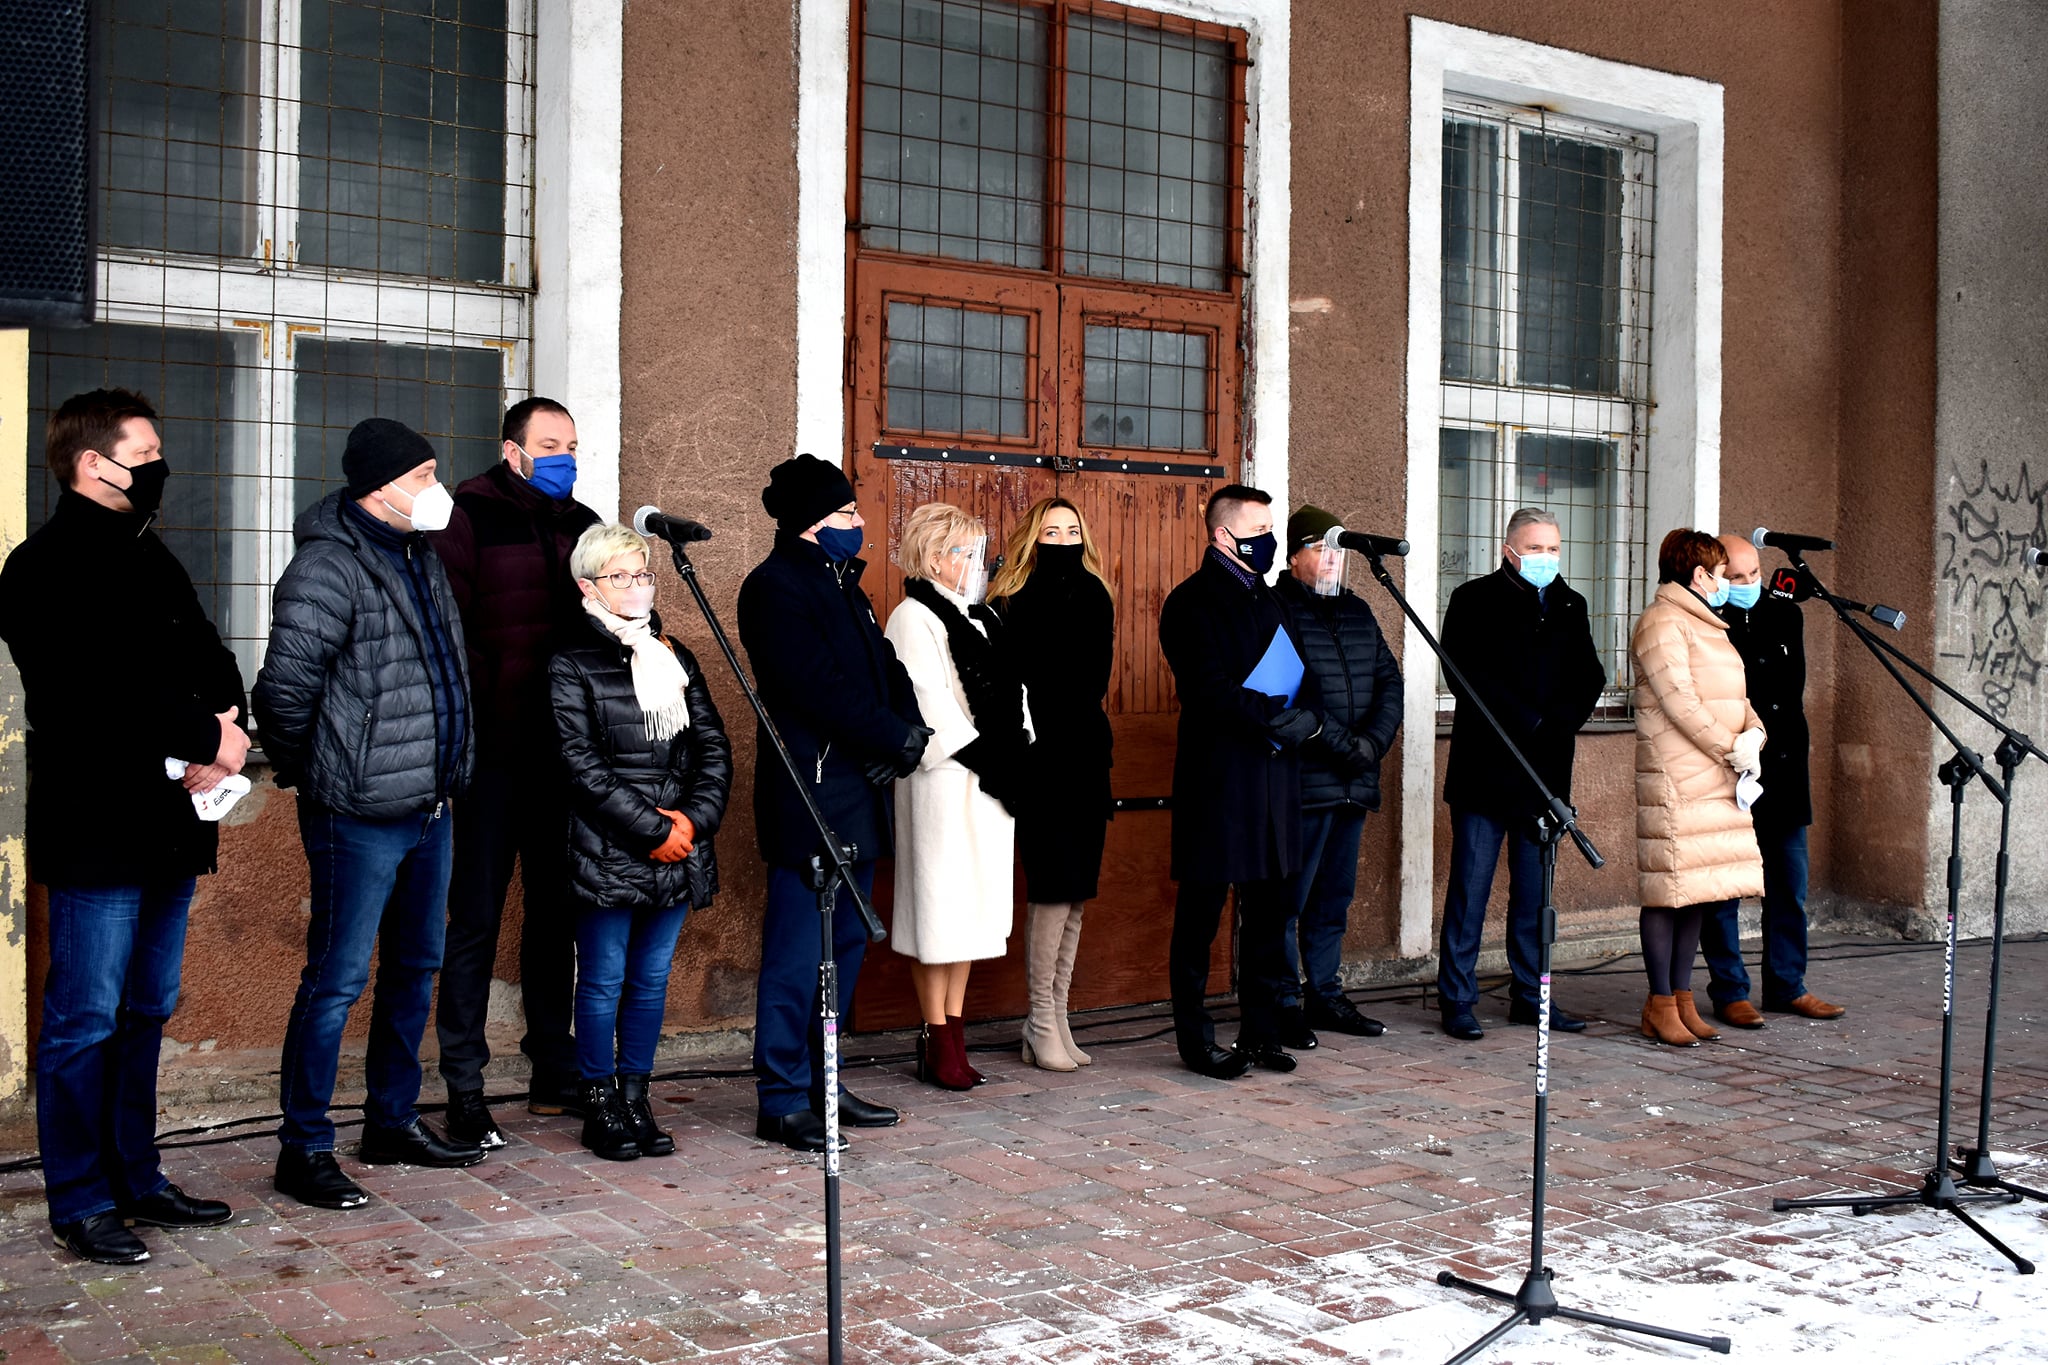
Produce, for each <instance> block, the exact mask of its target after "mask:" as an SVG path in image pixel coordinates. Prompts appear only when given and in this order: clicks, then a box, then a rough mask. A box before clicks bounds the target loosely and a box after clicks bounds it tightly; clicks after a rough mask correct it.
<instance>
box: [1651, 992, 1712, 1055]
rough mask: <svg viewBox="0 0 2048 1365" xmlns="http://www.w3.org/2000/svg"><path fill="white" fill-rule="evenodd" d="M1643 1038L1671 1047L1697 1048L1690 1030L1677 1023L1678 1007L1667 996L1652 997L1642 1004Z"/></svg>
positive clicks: (1696, 1040) (1697, 1042) (1698, 1041)
mask: <svg viewBox="0 0 2048 1365" xmlns="http://www.w3.org/2000/svg"><path fill="white" fill-rule="evenodd" d="M1643 1036H1644V1037H1645V1038H1655V1039H1656V1040H1657V1041H1658V1042H1660V1043H1668V1044H1670V1045H1671V1046H1672V1047H1698V1046H1699V1045H1700V1040H1699V1039H1697V1038H1695V1037H1693V1036H1692V1030H1691V1029H1688V1028H1687V1027H1686V1026H1685V1025H1684V1024H1681V1023H1679V1022H1678V1006H1677V1005H1676V1004H1674V1003H1673V1002H1672V999H1671V997H1670V996H1668V995H1653V996H1651V997H1650V998H1649V999H1648V1000H1646V1001H1644V1002H1643Z"/></svg>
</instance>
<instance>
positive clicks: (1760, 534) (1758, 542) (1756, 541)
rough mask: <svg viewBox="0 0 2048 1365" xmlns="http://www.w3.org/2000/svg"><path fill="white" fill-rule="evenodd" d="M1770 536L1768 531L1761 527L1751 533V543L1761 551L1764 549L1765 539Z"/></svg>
mask: <svg viewBox="0 0 2048 1365" xmlns="http://www.w3.org/2000/svg"><path fill="white" fill-rule="evenodd" d="M1769 534H1770V532H1769V531H1768V530H1766V529H1764V528H1763V527H1761V526H1759V527H1757V528H1756V529H1755V530H1754V531H1751V532H1750V533H1749V543H1750V544H1752V545H1754V546H1756V547H1757V549H1759V550H1761V549H1763V548H1764V537H1765V536H1768V535H1769Z"/></svg>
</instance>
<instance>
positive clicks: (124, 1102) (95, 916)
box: [0, 389, 249, 1265]
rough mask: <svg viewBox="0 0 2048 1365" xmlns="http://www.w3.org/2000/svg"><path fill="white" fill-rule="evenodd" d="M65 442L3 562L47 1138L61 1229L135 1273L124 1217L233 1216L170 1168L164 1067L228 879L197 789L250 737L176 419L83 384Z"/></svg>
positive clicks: (54, 1211) (236, 762)
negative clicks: (189, 933) (177, 524)
mask: <svg viewBox="0 0 2048 1365" xmlns="http://www.w3.org/2000/svg"><path fill="white" fill-rule="evenodd" d="M45 451H46V455H47V458H48V461H49V466H50V478H51V480H52V482H54V483H55V484H56V485H57V486H58V487H60V488H62V489H63V490H64V491H63V492H62V493H60V494H59V495H58V497H57V505H56V507H55V509H54V510H53V511H52V512H51V514H50V519H49V520H48V521H47V522H45V523H44V524H43V525H42V526H41V527H40V528H38V529H37V530H36V531H35V532H34V533H33V534H32V535H30V536H29V537H28V539H26V540H24V541H23V542H22V543H21V544H20V545H18V546H16V547H15V549H14V552H13V553H12V554H10V555H8V556H7V567H6V568H5V570H0V637H5V639H6V641H7V644H8V647H9V648H10V649H11V650H12V651H13V653H14V662H15V666H16V667H18V668H19V669H20V670H21V684H22V693H23V698H24V704H25V708H26V711H27V715H28V724H29V735H28V756H29V785H28V859H29V872H30V874H31V875H32V876H34V878H35V879H36V880H37V881H39V882H41V883H43V884H44V885H45V886H47V887H48V888H49V896H50V898H49V920H50V934H49V943H50V970H49V976H48V978H47V979H46V980H45V983H44V986H43V1019H42V1029H41V1031H40V1033H39V1034H38V1035H37V1038H36V1145H37V1149H38V1151H39V1152H40V1154H41V1156H42V1161H43V1183H44V1187H45V1190H46V1193H47V1196H48V1202H49V1210H50V1225H51V1227H52V1229H53V1230H54V1231H55V1233H56V1236H57V1240H58V1242H60V1243H61V1244H63V1245H64V1246H65V1247H66V1248H68V1249H69V1250H70V1251H72V1252H73V1253H75V1254H76V1255H79V1256H82V1257H84V1258H85V1259H87V1260H91V1261H98V1262H101V1263H103V1264H107V1265H128V1264H132V1263H134V1262H136V1261H143V1260H147V1259H148V1258H149V1252H148V1250H147V1249H146V1248H145V1247H144V1246H143V1243H142V1239H141V1238H139V1237H137V1236H136V1235H135V1234H134V1233H133V1232H131V1231H129V1230H128V1228H127V1227H126V1226H125V1225H124V1220H133V1221H134V1222H136V1223H138V1224H144V1223H146V1224H152V1225H154V1226H157V1227H166V1228H188V1227H208V1226H211V1225H213V1224H216V1223H225V1222H226V1221H227V1220H228V1218H229V1217H230V1216H231V1215H230V1212H229V1209H228V1206H227V1205H226V1204H223V1203H221V1202H220V1201H218V1200H214V1199H194V1198H192V1197H190V1196H188V1195H187V1194H185V1192H184V1191H182V1190H180V1189H179V1188H178V1187H177V1186H176V1185H173V1184H171V1183H170V1182H169V1181H168V1180H167V1179H165V1177H164V1174H163V1171H162V1169H161V1167H160V1166H159V1164H158V1158H157V1148H156V1074H157V1053H158V1051H159V1048H160V1047H161V1044H162V1042H163V1033H164V1024H165V1023H166V1022H167V1021H168V1020H169V1019H170V1016H171V1011H172V1009H173V1008H175V1007H176V1005H177V1001H178V979H179V969H180V967H181V966H182V965H183V962H184V952H185V918H186V912H187V911H188V910H189V909H190V907H191V904H192V893H193V887H194V881H195V879H196V878H197V877H198V876H200V875H201V874H202V873H207V872H212V871H213V870H214V855H215V847H216V844H215V833H214V831H215V829H216V826H214V825H213V824H211V823H209V822H208V821H206V820H203V819H201V818H200V814H199V811H198V810H197V809H196V808H195V806H194V803H193V800H192V797H193V795H194V794H195V793H203V792H206V791H209V790H211V789H212V788H214V787H216V786H217V785H218V784H219V783H220V781H221V779H222V778H224V777H227V776H230V775H232V774H235V773H238V772H240V771H241V768H242V760H243V756H244V755H245V754H247V752H248V750H249V737H248V735H247V734H245V733H244V732H243V730H242V727H241V726H240V725H237V724H236V723H235V722H236V719H237V717H239V716H240V715H241V708H242V705H243V698H242V675H241V671H240V670H239V669H238V668H237V667H236V666H235V656H234V654H233V653H232V652H230V651H229V650H228V649H227V647H226V646H224V645H222V644H221V641H220V636H219V635H218V634H217V633H216V632H215V630H214V628H213V625H212V623H211V622H209V621H208V620H207V619H206V614H205V613H204V612H203V611H202V610H201V609H200V606H199V597H198V594H196V593H195V592H194V591H193V590H192V580H191V578H189V577H188V576H187V575H186V573H185V569H184V566H183V565H181V564H180V563H179V562H178V561H177V559H175V558H174V557H173V556H172V554H171V552H170V551H169V550H168V549H167V548H165V546H164V543H163V542H162V541H161V540H159V539H157V536H156V533H155V532H154V531H152V530H151V529H150V525H151V523H152V522H154V521H155V520H156V509H157V505H158V501H159V499H160V497H161V495H162V493H163V488H164V481H165V478H166V476H167V475H168V473H169V470H170V466H169V465H167V464H165V463H164V461H163V457H162V453H161V448H160V445H159V441H158V436H157V429H156V413H155V412H154V411H153V410H152V409H151V408H150V406H149V404H148V403H147V402H145V401H143V399H142V398H140V397H139V396H137V395H135V394H133V393H129V392H127V391H126V390H123V389H96V390H94V391H93V392H91V393H82V394H79V395H77V396H75V397H72V398H68V399H66V400H65V401H64V402H63V403H62V404H61V405H60V406H59V407H58V408H57V410H56V412H54V413H52V414H51V416H50V421H49V429H48V435H47V440H46V442H45ZM81 603H91V604H93V606H92V607H91V608H90V609H88V608H85V607H82V606H81ZM110 708H111V710H110ZM167 759H168V760H174V761H175V762H176V763H177V764H178V765H180V766H181V767H182V770H183V777H182V779H180V778H177V777H172V776H169V775H168V774H169V769H167V767H166V764H165V760H167ZM109 819H111V820H112V821H113V824H111V825H110V824H109V823H108V821H109Z"/></svg>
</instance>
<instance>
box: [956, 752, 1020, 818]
mask: <svg viewBox="0 0 2048 1365" xmlns="http://www.w3.org/2000/svg"><path fill="white" fill-rule="evenodd" d="M953 757H955V758H957V759H959V760H960V762H961V764H962V765H963V766H964V767H965V768H966V769H967V771H969V772H971V773H973V774H974V775H975V776H976V777H978V778H980V779H981V789H982V791H984V792H986V793H987V794H988V795H990V796H993V797H994V798H995V799H996V800H998V801H1000V802H1002V803H1003V809H1005V810H1007V811H1009V812H1010V814H1012V815H1015V814H1016V813H1017V801H1018V798H1019V796H1020V795H1021V791H1022V787H1023V782H1022V778H1023V775H1024V749H1023V746H1022V745H1020V744H1003V743H1000V742H998V741H996V740H993V739H991V738H989V737H988V736H987V735H977V736H976V737H975V738H974V739H972V740H970V741H969V742H968V743H966V744H963V745H961V746H960V747H959V748H958V749H955V750H954V751H953Z"/></svg>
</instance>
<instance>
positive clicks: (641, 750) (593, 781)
mask: <svg viewBox="0 0 2048 1365" xmlns="http://www.w3.org/2000/svg"><path fill="white" fill-rule="evenodd" d="M584 619H585V621H586V622H588V625H587V628H586V633H585V635H584V637H583V638H582V639H581V640H580V641H579V642H577V643H576V644H573V645H571V646H569V647H568V648H567V649H565V650H563V651H562V652H561V653H559V654H557V655H555V657H554V660H553V661H552V662H551V663H550V664H549V665H548V695H549V699H550V701H551V702H552V704H553V707H554V714H555V733H556V735H557V737H559V739H560V740H561V744H562V758H563V760H564V762H565V763H566V764H567V765H568V778H569V893H570V895H571V896H573V897H574V898H575V900H576V901H577V903H578V904H580V905H587V906H603V907H605V908H607V909H614V910H662V909H667V908H668V907H669V906H672V905H678V904H681V903H682V902H684V901H688V902H689V903H690V906H691V908H692V909H696V910H702V909H703V908H704V907H705V906H707V905H709V904H710V903H711V898H712V897H713V896H714V895H716V894H717V893H718V855H717V853H716V852H715V851H713V849H712V846H711V839H712V836H713V835H715V834H717V833H718V825H719V822H720V821H721V820H723V819H724V818H725V802H726V798H727V797H728V796H729V795H730V794H731V792H732V744H731V743H730V742H729V741H728V740H727V739H726V737H725V722H724V721H722V720H720V719H719V716H718V707H717V706H716V705H714V704H713V703H712V700H711V692H710V690H709V689H708V688H706V687H705V686H704V675H703V673H702V671H701V670H699V669H698V667H697V660H696V659H695V658H694V657H693V656H692V655H691V653H690V651H689V650H687V649H685V648H683V647H682V646H681V645H679V644H675V643H674V642H673V641H671V642H670V643H671V645H672V647H673V648H674V649H675V651H676V657H677V658H679V659H681V660H682V662H683V669H684V671H686V672H687V673H688V674H689V675H690V685H689V688H688V689H687V696H688V698H689V702H690V728H689V729H687V730H685V731H683V732H682V733H681V734H679V735H676V736H674V737H673V738H670V739H660V740H656V739H649V738H648V737H647V718H646V715H645V713H644V712H642V711H641V709H640V702H639V699H638V698H637V697H635V696H634V694H633V652H632V651H631V650H630V649H628V648H626V646H625V645H623V644H621V643H620V642H619V640H618V637H617V636H615V635H613V634H612V633H611V632H610V631H609V630H607V629H605V627H604V626H603V625H602V624H601V623H600V622H598V621H597V620H596V619H595V618H594V617H589V616H586V617H585V618H584ZM653 625H654V628H655V629H656V630H657V631H658V630H660V629H661V619H660V618H659V617H655V618H653ZM664 810H678V811H681V812H682V813H683V814H684V815H687V816H689V817H690V823H691V824H692V825H694V826H696V830H697V838H696V851H695V852H693V853H691V854H690V856H689V857H687V858H685V859H683V860H682V861H681V862H679V863H658V862H655V861H654V860H653V859H652V858H650V857H649V856H648V855H649V854H650V853H652V852H654V850H655V849H657V848H660V847H661V846H662V844H663V843H665V842H667V840H668V836H669V830H670V828H671V825H670V823H669V818H668V817H667V816H666V815H663V814H662V813H661V812H662V811H664Z"/></svg>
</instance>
